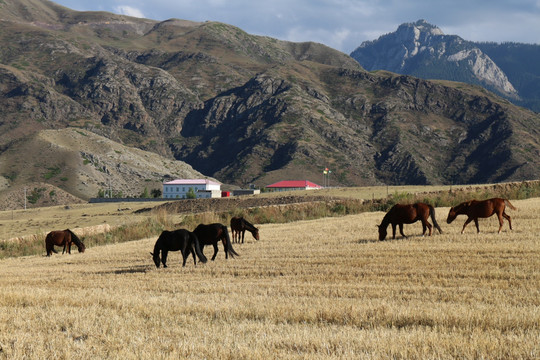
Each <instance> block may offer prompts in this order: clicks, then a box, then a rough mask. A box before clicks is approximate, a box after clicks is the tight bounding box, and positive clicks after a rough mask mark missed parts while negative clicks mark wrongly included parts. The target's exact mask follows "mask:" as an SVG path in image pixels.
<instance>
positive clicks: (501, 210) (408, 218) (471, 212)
mask: <svg viewBox="0 0 540 360" xmlns="http://www.w3.org/2000/svg"><path fill="white" fill-rule="evenodd" d="M506 205H508V207H509V208H510V209H512V210H517V209H516V208H515V207H514V205H512V204H511V203H510V201H508V199H501V198H492V199H487V200H480V201H479V200H470V201H465V202H462V203H461V204H459V205H457V206H454V207H451V208H450V211H449V212H448V217H447V218H446V222H447V223H448V224H450V223H452V221H454V220H455V219H456V217H457V216H458V215H467V220H466V221H465V224H463V229H461V233H462V234H463V232H465V227H466V226H467V225H468V224H469V223H470V222H471V221H474V224H475V225H476V231H477V232H478V233H479V232H480V228H479V227H478V218H488V217H490V216H493V215H494V214H497V217H498V219H499V233H500V232H501V231H502V227H503V218H504V219H506V220H508V225H509V226H510V230H512V219H511V217H510V216H509V215H508V214H506V212H505V209H506ZM430 216H431V220H432V221H433V225H434V226H435V228H436V229H437V230H438V231H439V233H440V234H442V230H441V227H440V226H439V224H437V220H435V208H434V207H433V206H431V205H429V204H424V203H420V202H419V203H415V204H412V205H401V204H396V205H394V206H393V207H392V208H391V209H390V210H389V211H388V212H387V213H386V215H385V216H384V218H383V219H382V222H381V224H380V225H377V226H378V227H379V240H384V239H385V238H386V235H387V232H386V229H387V228H388V225H389V224H392V238H393V239H395V238H396V226H399V232H400V234H401V236H403V237H404V238H406V237H407V236H405V234H404V233H403V224H412V223H415V222H417V221H421V222H422V235H424V234H425V233H426V229H429V236H431V234H432V229H433V226H431V224H430V223H429V221H428V218H429V217H430Z"/></svg>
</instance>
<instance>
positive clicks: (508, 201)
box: [504, 199, 517, 210]
mask: <svg viewBox="0 0 540 360" xmlns="http://www.w3.org/2000/svg"><path fill="white" fill-rule="evenodd" d="M504 203H505V204H506V205H508V207H509V208H510V209H512V210H517V207H515V206H514V205H512V204H511V203H510V200H508V199H504Z"/></svg>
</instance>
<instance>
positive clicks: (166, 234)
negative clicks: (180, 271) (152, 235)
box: [150, 229, 208, 268]
mask: <svg viewBox="0 0 540 360" xmlns="http://www.w3.org/2000/svg"><path fill="white" fill-rule="evenodd" d="M178 250H180V252H181V253H182V258H183V262H182V266H186V261H187V258H188V257H189V254H190V253H191V255H192V256H193V262H194V263H195V265H197V258H196V257H195V254H197V256H198V257H199V260H200V261H201V262H202V263H205V262H207V261H208V260H207V259H206V256H204V254H203V253H202V252H201V248H200V247H199V240H198V239H197V236H196V235H195V234H194V233H192V232H190V231H188V230H186V229H179V230H174V231H168V230H165V231H163V232H162V233H161V235H159V237H158V239H157V240H156V244H155V245H154V252H151V253H150V255H152V258H153V259H154V264H156V267H157V268H159V265H160V259H159V252H160V251H161V263H162V264H163V267H164V268H166V267H167V254H168V253H169V251H178Z"/></svg>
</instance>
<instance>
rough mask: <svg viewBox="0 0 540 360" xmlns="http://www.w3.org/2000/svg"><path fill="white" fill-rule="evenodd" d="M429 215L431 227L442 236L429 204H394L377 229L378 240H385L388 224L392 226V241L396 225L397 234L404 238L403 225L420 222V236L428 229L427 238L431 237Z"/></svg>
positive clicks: (433, 211) (432, 208)
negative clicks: (397, 226) (397, 227)
mask: <svg viewBox="0 0 540 360" xmlns="http://www.w3.org/2000/svg"><path fill="white" fill-rule="evenodd" d="M430 215H431V220H432V221H433V225H434V226H435V228H436V229H437V230H439V234H442V230H441V227H440V226H439V224H437V220H435V208H434V207H433V206H431V205H429V204H424V203H420V202H419V203H416V204H412V205H410V204H409V205H402V204H396V205H394V206H392V208H391V209H390V210H389V211H388V212H387V213H386V215H385V216H384V218H383V219H382V222H381V224H380V225H377V226H378V227H379V240H384V239H385V238H386V228H387V227H388V224H392V239H395V238H396V225H399V232H400V233H401V236H403V237H404V238H406V237H407V236H405V234H404V233H403V224H412V223H415V222H417V221H418V220H420V221H421V222H422V236H424V234H425V233H426V228H428V229H429V236H431V230H432V226H431V224H430V223H429V222H428V218H429V216H430Z"/></svg>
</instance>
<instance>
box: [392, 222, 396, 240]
mask: <svg viewBox="0 0 540 360" xmlns="http://www.w3.org/2000/svg"><path fill="white" fill-rule="evenodd" d="M396 225H397V224H392V239H395V238H396Z"/></svg>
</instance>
